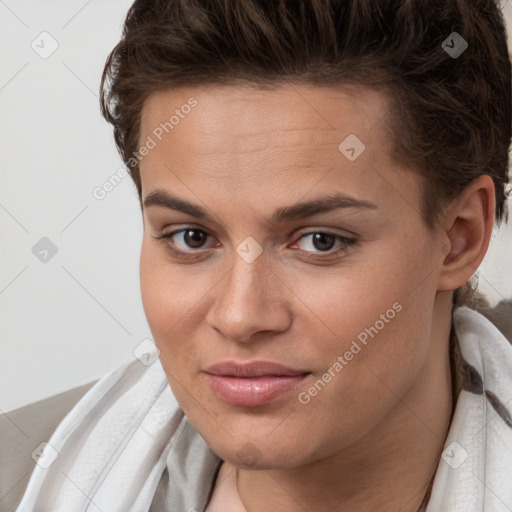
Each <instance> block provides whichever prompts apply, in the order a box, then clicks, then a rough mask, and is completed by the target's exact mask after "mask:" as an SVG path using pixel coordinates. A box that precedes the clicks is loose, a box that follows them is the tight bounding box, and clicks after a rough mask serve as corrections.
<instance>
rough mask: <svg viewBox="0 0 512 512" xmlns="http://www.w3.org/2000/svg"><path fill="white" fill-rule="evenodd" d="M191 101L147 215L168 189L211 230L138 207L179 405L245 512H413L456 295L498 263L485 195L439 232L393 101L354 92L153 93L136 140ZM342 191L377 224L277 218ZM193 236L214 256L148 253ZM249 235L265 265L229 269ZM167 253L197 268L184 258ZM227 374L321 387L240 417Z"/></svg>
mask: <svg viewBox="0 0 512 512" xmlns="http://www.w3.org/2000/svg"><path fill="white" fill-rule="evenodd" d="M190 97H194V98H195V99H196V100H197V101H198V104H197V106H196V107H195V108H194V109H193V110H192V111H191V112H190V113H189V114H187V115H186V116H185V117H184V118H183V119H180V122H179V124H178V125H176V126H175V128H174V129H173V130H172V131H170V132H169V134H168V135H166V136H165V137H163V138H162V141H161V142H159V143H158V144H157V145H156V147H155V148H153V149H152V150H151V151H150V152H149V154H147V156H145V157H144V159H143V160H142V161H141V163H140V168H141V179H142V197H143V199H144V198H145V197H146V196H147V195H148V194H150V193H151V192H153V191H154V190H155V189H164V190H166V191H168V192H169V193H172V194H173V195H175V196H177V197H179V198H181V199H184V200H187V201H189V202H192V203H194V204H196V205H198V206H201V207H202V208H204V209H206V210H207V212H208V213H210V215H211V216H212V217H213V221H210V220H204V219H196V218H194V217H192V216H191V215H189V214H185V213H182V212H179V211H175V210H171V209H167V208H163V207H160V206H150V207H144V209H143V218H144V236H143V242H142V250H141V259H140V278H141V293H142V300H143V305H144V310H145V313H146V317H147V320H148V324H149V326H150V329H151V332H152V334H153V337H154V340H155V343H156V345H157V346H158V348H159V349H160V351H161V353H160V360H161V362H162V365H163V366H164V369H165V370H166V373H167V378H168V381H169V385H170V387H171V389H172V391H173V393H174V395H175V396H176V398H177V400H178V402H179V404H180V406H181V407H182V409H183V410H184V412H185V414H186V415H187V417H188V418H189V419H190V421H191V422H192V424H193V425H194V427H195V428H196V429H197V431H198V432H199V433H200V434H201V435H202V437H203V438H204V439H205V440H206V442H207V443H208V445H209V446H210V447H211V448H212V449H213V450H214V451H215V452H216V453H217V454H218V455H219V456H220V457H221V458H222V459H223V460H224V461H225V464H226V468H229V469H233V468H234V467H235V466H236V467H238V468H240V471H239V475H238V492H239V495H240V499H241V500H242V503H243V505H244V507H245V509H246V510H247V511H250V512H254V511H273V512H276V511H277V512H281V511H287V512H290V511H304V510H307V511H313V510H329V511H331V510H350V511H351V512H359V511H368V510H379V511H393V512H396V511H397V510H400V511H401V512H408V511H416V510H417V509H418V507H419V506H420V503H421V502H422V500H423V497H424V494H425V492H426V490H427V487H428V484H429V482H430V480H431V478H432V476H433V475H434V472H435V469H436V467H437V464H438V462H439V457H440V455H441V452H442V449H443V445H444V441H445V438H446V435H447V432H448V428H449V423H450V416H451V414H452V410H453V405H454V402H453V400H452V397H451V375H450V366H449V354H448V339H449V332H450V325H451V301H452V292H451V290H454V289H455V288H457V287H458V286H460V285H462V284H463V283H464V282H466V281H467V280H468V279H469V278H470V277H471V275H472V274H473V273H474V272H475V270H476V269H477V267H478V265H479V264H480V262H481V261H482V259H483V257H484V255H485V252H486V250H487V247H488V243H489V239H490V236H491V231H492V226H493V218H494V217H493V216H494V208H495V204H494V187H493V183H492V180H491V179H490V178H489V177H488V176H481V177H479V178H478V179H476V180H474V181H473V182H472V183H471V184H470V186H469V187H468V188H467V189H466V190H465V191H464V193H463V194H461V196H460V197H459V198H457V200H454V201H453V202H452V203H451V204H450V205H448V207H447V208H446V210H445V211H444V212H443V220H442V223H441V224H442V225H441V226H440V227H439V229H438V230H437V231H436V232H430V231H428V229H427V227H426V225H425V224H424V221H423V219H422V218H421V215H420V208H419V204H420V189H419V181H418V177H417V175H416V174H414V173H413V172H411V171H410V170H409V169H404V168H401V167H400V166H399V165H398V164H397V163H396V162H394V161H393V160H392V159H391V157H390V154H391V147H390V141H389V138H388V133H389V130H388V129H387V127H386V119H387V118H386V112H387V109H388V103H387V102H386V98H385V96H384V94H383V93H382V92H376V91H370V90H365V89H363V88H362V87H358V88H349V87H343V88H342V87H338V88H337V89H336V90H334V89H327V88H320V87H317V86H304V85H302V86H293V85H290V84H286V85H283V86H282V87H280V88H278V89H276V90H256V89H249V88H245V87H241V86H219V85H217V86H210V87H190V88H180V89H175V90H167V91H161V92H157V93H153V94H152V95H150V96H149V97H148V99H147V100H146V102H145V104H144V108H143V111H142V115H141V131H140V141H145V140H146V138H147V137H148V136H151V134H152V132H153V130H154V129H155V127H157V126H158V125H159V124H160V123H161V122H163V121H165V120H168V119H169V117H170V116H171V115H172V114H173V112H174V110H175V109H176V108H179V107H180V106H181V105H183V104H184V103H186V102H187V100H188V99H189V98H190ZM349 134H355V135H357V137H358V138H359V139H360V140H361V141H363V143H364V144H365V146H366V149H365V151H364V152H363V153H361V154H360V156H359V157H358V158H357V159H356V160H354V161H349V160H348V159H347V158H345V156H344V155H343V154H342V153H341V152H340V150H339V149H338V145H339V144H340V143H341V142H342V141H343V140H344V139H345V138H346V137H347V135H349ZM333 191H339V192H343V193H345V194H348V195H350V196H353V197H355V198H358V199H364V200H367V201H371V202H372V203H374V204H375V205H376V209H363V208H361V209H356V208H347V209H340V210H334V211H330V212H324V213H321V214H317V215H315V216H310V217H305V218H302V219H295V220H290V221H288V222H286V223H283V224H282V225H280V224H275V223H271V222H269V220H268V219H270V217H271V214H272V213H273V212H274V210H275V209H277V208H279V207H282V206H288V205H291V204H293V203H295V202H298V201H306V200H311V199H313V198H317V197H320V196H323V195H326V194H330V193H332V192H333ZM185 228H188V229H192V228H194V229H198V230H199V236H200V235H201V233H203V235H204V236H205V238H204V240H203V241H202V242H201V239H200V238H199V242H196V245H191V244H193V243H194V240H196V239H195V238H193V237H192V238H191V237H188V238H185V237H184V235H183V232H181V233H180V234H177V235H175V236H174V237H173V238H171V239H169V238H168V239H163V240H156V239H155V237H159V236H161V235H162V234H165V233H170V232H171V231H174V230H179V229H185ZM319 232H320V233H326V232H327V233H333V234H336V235H341V236H345V237H353V238H355V239H356V243H355V244H353V245H350V246H348V245H347V246H345V245H344V244H343V243H342V242H341V241H337V240H336V239H334V240H332V239H331V240H332V241H331V246H332V248H331V249H329V248H328V247H327V249H326V248H325V245H327V244H325V245H324V246H322V245H321V244H320V245H319V244H316V245H315V243H314V240H313V236H314V233H319ZM306 233H309V236H308V235H306ZM207 235H208V236H207ZM193 236H195V237H198V233H196V232H194V233H193ZM249 236H250V237H252V238H254V239H255V240H256V241H257V242H258V244H259V245H260V246H261V249H262V253H261V254H260V255H259V256H258V257H257V258H256V259H255V260H254V261H253V262H252V263H247V262H246V261H245V260H244V259H243V258H241V257H240V256H239V255H238V253H237V252H236V249H237V247H238V246H239V244H241V242H242V241H244V240H245V239H246V238H247V237H249ZM301 236H302V238H301ZM173 243H174V246H175V247H176V248H178V249H181V250H182V251H185V252H186V253H188V254H190V255H192V258H191V259H188V260H187V259H179V258H177V257H175V256H173V255H172V254H171V252H170V250H169V246H172V245H173ZM201 244H202V245H201ZM339 247H344V250H343V252H341V253H339V254H334V252H335V251H336V250H337V249H338V248H339ZM198 254H200V255H199V256H198ZM311 255H314V256H318V257H319V258H318V259H313V258H309V257H308V256H311ZM394 303H399V304H400V305H401V306H402V309H401V311H400V312H398V313H396V315H395V316H394V318H393V319H392V320H390V321H389V322H388V323H386V324H385V326H384V327H383V328H382V329H381V330H380V331H379V332H378V335H376V336H375V337H374V338H373V339H372V338H369V341H368V343H367V345H366V346H364V348H362V350H361V351H360V352H358V353H357V355H355V356H354V357H353V359H352V360H351V361H349V362H348V364H347V365H346V366H344V367H343V369H342V371H340V372H338V373H337V374H336V376H335V377H334V378H332V380H331V381H330V382H329V383H328V384H327V385H326V386H325V388H323V389H322V390H321V392H318V393H317V394H316V396H314V397H311V400H310V402H309V403H307V404H302V403H300V401H299V400H298V396H299V393H301V392H307V391H308V389H309V388H311V386H312V385H313V384H314V383H315V382H316V381H317V380H318V379H321V378H322V375H323V374H324V373H325V372H326V371H327V369H328V368H330V367H332V366H333V364H334V362H335V361H336V360H337V357H338V356H339V355H342V356H343V354H344V353H345V352H346V351H347V350H349V348H350V346H351V343H352V341H353V340H354V339H356V338H357V335H358V334H359V333H361V332H362V331H364V330H365V328H369V327H370V326H374V325H375V323H376V321H377V320H379V319H380V318H381V317H380V315H381V314H385V313H386V311H387V310H389V309H390V308H392V305H393V304H394ZM228 359H234V360H237V361H250V360H256V359H258V360H266V361H273V362H278V363H281V364H283V365H286V366H289V367H292V368H295V369H301V370H305V371H309V372H311V374H310V375H309V376H308V377H307V379H306V380H305V381H304V382H303V383H301V384H300V386H298V387H297V389H296V390H291V391H289V392H287V393H286V394H284V395H281V396H280V397H279V398H278V399H277V400H275V401H274V402H272V403H270V404H267V405H264V406H259V407H253V408H249V407H242V406H235V405H230V404H228V403H226V402H224V401H223V400H221V399H220V398H219V397H218V396H217V395H216V394H215V393H214V392H213V391H212V390H211V389H210V387H209V386H208V384H207V381H206V378H205V375H204V373H203V371H204V370H205V369H206V368H207V367H208V366H210V365H212V364H214V363H217V362H220V361H224V360H228ZM247 452H249V453H250V454H251V455H252V465H249V464H247V463H245V461H246V460H247V459H244V458H243V456H242V455H241V454H244V453H247Z"/></svg>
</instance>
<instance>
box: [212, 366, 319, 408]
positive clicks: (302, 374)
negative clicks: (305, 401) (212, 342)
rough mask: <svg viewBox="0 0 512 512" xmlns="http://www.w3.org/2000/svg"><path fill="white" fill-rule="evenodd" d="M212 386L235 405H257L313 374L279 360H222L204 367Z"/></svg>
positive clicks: (219, 394)
mask: <svg viewBox="0 0 512 512" xmlns="http://www.w3.org/2000/svg"><path fill="white" fill-rule="evenodd" d="M205 373H206V378H207V381H208V384H209V385H210V387H211V389H212V390H213V391H214V392H215V393H216V394H217V395H218V396H219V398H221V399H222V400H224V401H226V402H228V403H230V404H232V405H242V406H246V407H256V406H258V405H264V404H267V403H269V402H272V401H273V400H275V399H276V398H277V397H278V396H280V395H282V394H284V393H286V392H287V391H289V390H290V389H292V388H294V387H295V386H297V385H298V384H299V383H300V382H301V381H302V380H304V379H305V378H306V376H307V375H308V374H309V373H310V372H307V371H304V370H294V369H292V368H288V367H286V366H282V365H280V364H277V363H270V362H266V361H254V362H251V363H249V364H243V363H235V362H231V361H228V362H223V363H218V364H216V365H213V366H210V367H209V368H207V369H206V370H205Z"/></svg>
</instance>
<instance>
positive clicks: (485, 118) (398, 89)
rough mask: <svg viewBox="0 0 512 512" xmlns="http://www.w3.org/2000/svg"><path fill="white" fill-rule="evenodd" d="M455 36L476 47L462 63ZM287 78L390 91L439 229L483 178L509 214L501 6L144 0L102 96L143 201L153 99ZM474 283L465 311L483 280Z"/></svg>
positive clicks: (395, 124)
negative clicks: (144, 123)
mask: <svg viewBox="0 0 512 512" xmlns="http://www.w3.org/2000/svg"><path fill="white" fill-rule="evenodd" d="M454 33H456V34H454ZM454 38H455V39H454ZM462 40H464V41H462ZM446 41H447V42H446ZM454 41H456V42H457V44H459V43H460V42H461V41H462V42H467V48H466V49H465V50H464V51H463V53H462V54H460V55H458V56H454V55H453V54H450V53H449V51H447V48H449V47H454V46H455V42H454ZM286 82H290V83H295V84H310V85H318V86H320V85H322V86H332V87H336V86H341V85H343V84H361V85H364V86H367V87H371V88H376V89H379V90H381V91H384V92H386V93H388V94H389V95H390V97H391V99H392V103H391V105H392V108H391V109H390V115H389V119H388V120H387V122H389V127H390V134H391V138H392V144H393V152H392V155H391V156H392V157H393V158H394V159H395V161H396V162H397V163H399V164H402V165H405V166H406V167H408V168H410V169H411V170H412V171H414V172H417V173H418V174H419V175H420V176H421V183H422V204H421V205H420V210H421V213H422V217H423V219H424V222H425V224H426V225H427V227H429V229H434V228H435V227H436V226H437V225H438V222H439V215H440V213H441V212H442V209H443V207H444V206H446V205H447V204H448V202H449V201H450V200H452V199H454V198H456V197H457V196H458V195H459V194H460V193H461V192H462V190H463V189H464V188H465V187H466V186H467V185H468V184H469V183H470V182H471V181H472V180H473V179H474V178H476V177H478V176H479V175H481V174H488V175H489V176H491V177H492V179H493V181H494V185H495V190H496V220H497V221H498V223H499V222H501V221H502V220H503V218H505V220H508V211H507V204H506V193H505V187H506V185H507V183H508V180H509V177H508V150H509V145H510V138H511V124H512V123H511V65H510V58H509V52H508V48H507V37H506V30H505V23H504V19H503V15H502V13H501V11H500V10H499V8H498V7H497V5H496V3H495V2H494V0H436V1H432V0H375V1H374V2H368V1H367V0H136V1H135V2H134V3H133V5H132V6H131V8H130V9H129V11H128V14H127V16H126V20H125V23H124V29H123V35H122V38H121V41H120V42H119V43H118V44H117V45H116V47H115V48H114V49H113V50H112V52H111V53H110V55H109V56H108V58H107V62H106V65H105V69H104V71H103V76H102V80H101V87H100V89H101V91H100V92H101V109H102V113H103V115H104V117H105V118H106V119H107V121H108V122H110V123H111V124H112V125H113V127H114V137H115V141H116V145H117V148H118V150H119V152H120V154H121V156H122V158H123V160H124V162H125V163H126V165H127V166H128V168H129V172H130V175H131V177H132V178H133V181H134V183H135V185H136V187H137V191H138V194H139V199H140V200H141V201H142V198H141V181H140V171H139V165H138V163H137V161H136V160H135V159H134V158H133V155H134V154H136V152H137V150H138V144H139V135H140V133H139V132H140V115H141V111H142V107H143V104H144V101H145V99H146V98H147V97H148V95H149V94H151V93H152V92H154V91H157V90H162V89H171V88H173V87H181V86H195V85H206V84H219V85H220V84H253V85H257V86H259V87H266V86H276V85H279V84H285V83H286ZM141 207H142V204H141ZM473 284H474V282H473ZM462 288H463V287H461V288H459V289H457V290H456V292H455V294H454V304H458V303H459V302H460V300H461V297H467V294H466V293H465V292H467V291H468V290H469V289H470V288H471V282H470V281H468V283H466V285H464V290H465V292H464V293H462V292H463V291H464V290H463V289H462ZM466 300H467V299H466V298H465V299H464V301H466Z"/></svg>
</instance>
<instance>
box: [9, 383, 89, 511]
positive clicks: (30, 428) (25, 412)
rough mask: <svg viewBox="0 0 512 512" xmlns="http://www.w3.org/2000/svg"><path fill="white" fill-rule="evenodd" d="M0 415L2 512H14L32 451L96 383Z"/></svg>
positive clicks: (30, 465) (32, 464)
mask: <svg viewBox="0 0 512 512" xmlns="http://www.w3.org/2000/svg"><path fill="white" fill-rule="evenodd" d="M96 382H97V381H93V382H89V383H88V384H85V385H83V386H79V387H76V388H73V389H70V390H68V391H65V392H63V393H59V394H58V395H54V396H51V397H49V398H46V399H44V400H40V401H38V402H34V403H32V404H29V405H26V406H24V407H20V408H19V409H15V410H13V411H10V412H8V413H5V414H1V415H0V509H1V510H3V511H5V512H11V511H14V510H15V509H16V507H17V505H18V503H19V501H20V500H21V497H22V496H23V493H24V492H25V488H26V486H27V484H28V481H29V478H30V475H31V473H32V471H33V469H34V467H35V460H34V459H33V458H32V452H33V451H34V450H35V449H36V448H37V447H38V446H39V445H40V444H41V443H43V442H45V441H48V439H49V438H50V437H51V435H52V434H53V432H54V431H55V429H56V428H57V426H58V425H59V423H60V422H61V421H62V420H63V419H64V417H65V416H66V415H67V414H68V412H69V411H70V410H71V409H72V408H73V407H74V405H75V404H76V403H77V402H78V401H79V400H80V398H82V396H83V395H84V394H85V393H86V392H87V391H88V390H89V389H90V388H91V387H92V386H93V385H94V384H95V383H96Z"/></svg>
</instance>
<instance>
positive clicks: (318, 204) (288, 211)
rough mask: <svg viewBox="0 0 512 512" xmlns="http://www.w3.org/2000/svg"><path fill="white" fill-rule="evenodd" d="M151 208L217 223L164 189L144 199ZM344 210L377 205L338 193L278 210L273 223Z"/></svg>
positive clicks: (369, 207) (201, 209)
mask: <svg viewBox="0 0 512 512" xmlns="http://www.w3.org/2000/svg"><path fill="white" fill-rule="evenodd" d="M151 206H160V207H162V208H168V209H170V210H177V211H180V212H183V213H187V214H188V215H191V216H192V217H195V218H196V219H204V220H208V221H211V222H215V219H214V218H213V217H212V216H211V215H210V214H209V213H208V212H207V211H206V210H204V209H203V208H202V207H200V206H198V205H195V204H192V203H189V202H188V201H185V200H183V199H180V198H178V197H175V196H172V195H171V194H169V192H167V191H166V190H163V189H156V190H154V191H153V192H151V193H150V194H148V195H147V196H146V198H145V199H144V207H145V208H149V207H151ZM343 208H358V209H361V208H364V209H370V210H376V209H377V205H376V204H374V203H372V202H370V201H366V200H363V199H356V198H354V197H351V196H348V195H346V194H343V193H341V192H337V193H334V194H329V195H326V196H322V197H318V198H316V199H313V200H311V201H306V202H302V203H296V204H293V205H290V206H284V207H281V208H278V209H277V210H275V211H274V213H273V215H272V218H271V223H273V224H280V223H283V222H286V221H289V220H293V219H303V218H305V217H309V216H313V215H317V214H320V213H325V212H330V211H333V210H339V209H343Z"/></svg>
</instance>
